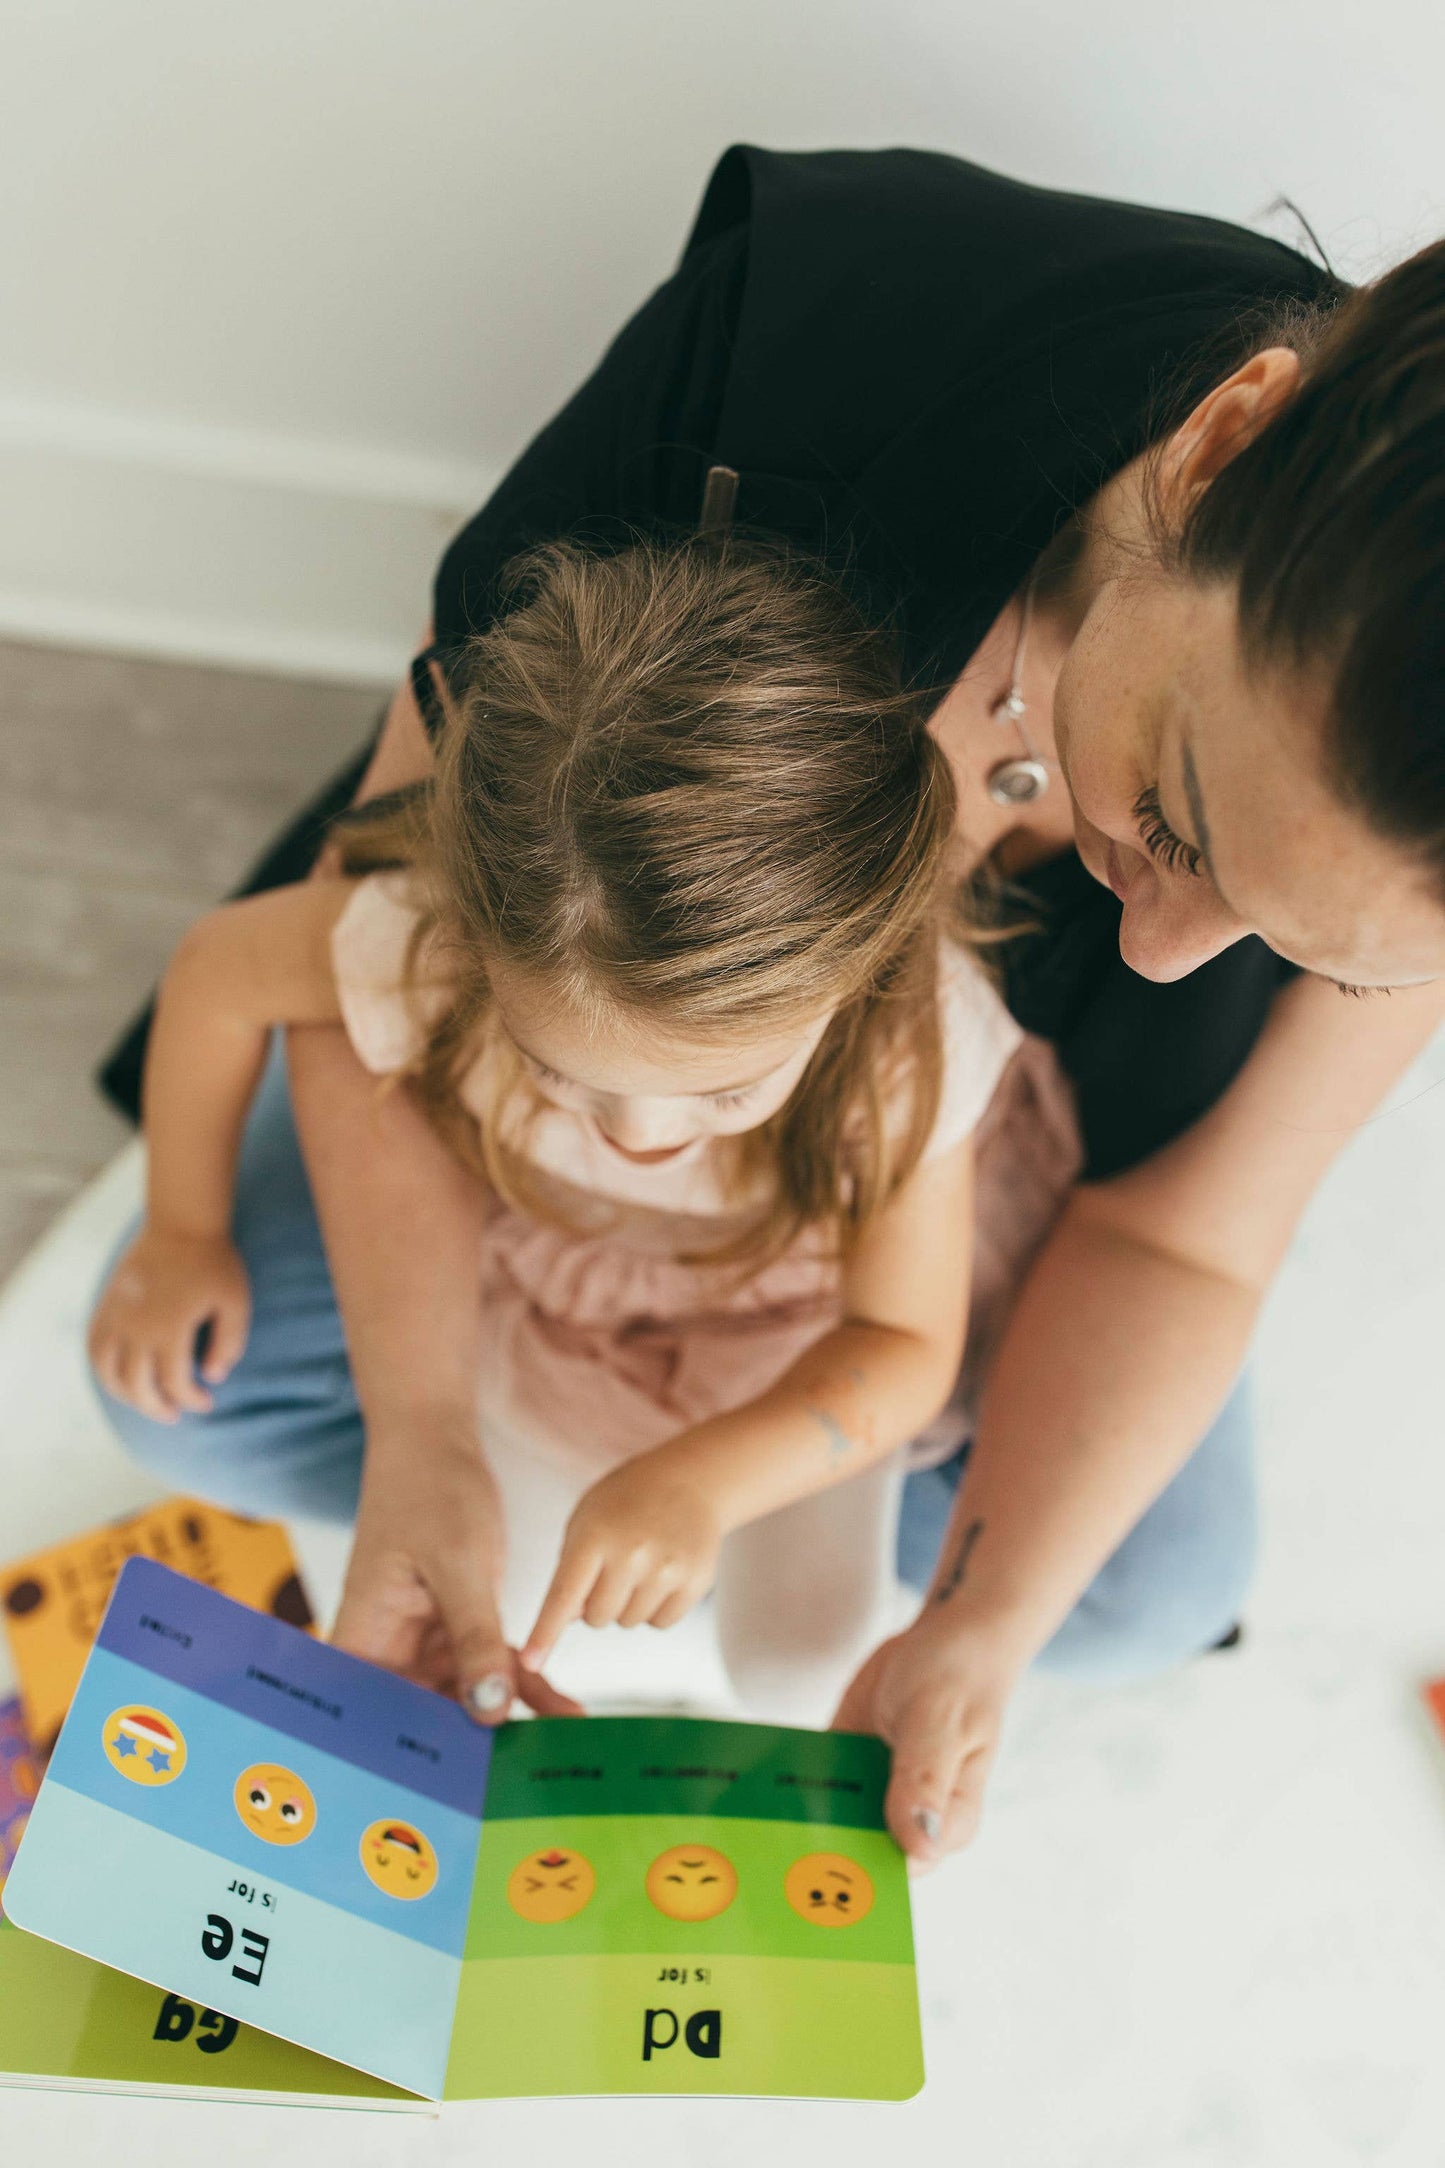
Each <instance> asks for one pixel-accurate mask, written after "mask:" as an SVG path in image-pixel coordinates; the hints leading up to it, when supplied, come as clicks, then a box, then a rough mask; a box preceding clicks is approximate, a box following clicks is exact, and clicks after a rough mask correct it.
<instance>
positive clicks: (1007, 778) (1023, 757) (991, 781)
mask: <svg viewBox="0 0 1445 2168" xmlns="http://www.w3.org/2000/svg"><path fill="white" fill-rule="evenodd" d="M1033 606H1034V583H1033V581H1032V580H1030V581H1029V584H1028V586H1027V587H1026V588H1025V589H1024V599H1023V606H1022V609H1021V610H1020V613H1019V636H1018V643H1017V645H1016V646H1015V648H1014V659H1013V668H1012V670H1011V671H1010V672H1009V688H1008V691H1007V692H1006V693H1005V694H1004V695H1003V697H1002V699H1000V700H996V701H995V702H994V704H993V706H992V707H991V708H990V710H989V713H990V715H992V717H993V719H994V721H995V722H997V723H1003V724H1004V725H1005V726H1006V727H1007V726H1009V725H1012V727H1013V730H1014V734H1015V735H1016V737H1017V738H1018V741H1019V744H1020V745H1021V746H1022V747H1023V752H1022V754H1014V755H1013V756H1012V758H1010V759H1008V760H996V761H995V762H994V764H993V766H992V767H991V768H990V769H989V771H988V775H987V777H986V779H985V780H986V782H987V786H988V794H989V797H990V798H991V799H992V800H993V802H994V804H995V805H1033V804H1034V803H1035V801H1036V800H1037V799H1039V798H1042V796H1043V795H1044V792H1045V791H1046V790H1047V789H1048V787H1049V771H1048V767H1047V766H1046V764H1045V762H1044V761H1043V760H1042V759H1041V758H1040V756H1039V754H1038V753H1037V752H1036V751H1035V750H1034V748H1033V746H1032V745H1031V744H1030V743H1029V740H1028V737H1027V735H1026V734H1025V731H1024V717H1025V715H1027V713H1028V703H1027V701H1026V700H1025V699H1024V696H1023V669H1024V656H1025V654H1026V652H1027V650H1028V644H1029V619H1030V617H1031V616H1032V614H1033Z"/></svg>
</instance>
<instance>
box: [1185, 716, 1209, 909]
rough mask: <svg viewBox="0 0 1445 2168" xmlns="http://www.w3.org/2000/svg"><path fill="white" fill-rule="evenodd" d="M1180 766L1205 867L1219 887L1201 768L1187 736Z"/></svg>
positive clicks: (1190, 816) (1190, 814)
mask: <svg viewBox="0 0 1445 2168" xmlns="http://www.w3.org/2000/svg"><path fill="white" fill-rule="evenodd" d="M1179 766H1180V770H1181V772H1182V774H1183V777H1184V795H1185V797H1186V798H1187V799H1188V801H1189V818H1190V819H1191V820H1192V821H1193V823H1194V835H1195V839H1196V841H1197V842H1198V845H1199V855H1200V857H1201V858H1202V859H1203V860H1204V868H1205V871H1206V872H1207V873H1208V875H1209V878H1210V880H1211V881H1213V883H1214V885H1215V887H1216V888H1218V886H1219V879H1218V876H1217V875H1216V873H1215V871H1214V854H1213V850H1212V848H1211V845H1210V838H1209V821H1208V818H1207V816H1206V814H1205V811H1204V797H1203V794H1202V792H1201V791H1200V788H1199V770H1198V769H1197V768H1196V767H1195V765H1194V754H1193V752H1192V751H1191V749H1190V745H1189V740H1188V739H1187V738H1181V739H1180V741H1179Z"/></svg>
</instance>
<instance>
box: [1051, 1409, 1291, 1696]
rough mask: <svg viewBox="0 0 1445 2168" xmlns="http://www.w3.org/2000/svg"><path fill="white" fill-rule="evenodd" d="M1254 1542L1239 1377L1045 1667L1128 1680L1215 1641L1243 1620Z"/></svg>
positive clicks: (1250, 1432) (1249, 1452)
mask: <svg viewBox="0 0 1445 2168" xmlns="http://www.w3.org/2000/svg"><path fill="white" fill-rule="evenodd" d="M1257 1551H1258V1515H1257V1509H1256V1500H1255V1483H1254V1425H1253V1420H1252V1412H1251V1406H1250V1394H1249V1387H1248V1383H1247V1381H1241V1383H1240V1384H1239V1385H1237V1386H1236V1387H1235V1390H1234V1392H1233V1393H1232V1394H1231V1396H1230V1398H1229V1400H1228V1401H1227V1402H1226V1403H1225V1405H1224V1407H1223V1409H1222V1410H1221V1411H1220V1414H1219V1416H1218V1418H1217V1419H1216V1421H1215V1422H1214V1424H1213V1425H1212V1426H1211V1428H1210V1429H1209V1431H1208V1432H1207V1433H1206V1435H1205V1437H1204V1438H1203V1440H1202V1441H1201V1442H1200V1444H1199V1445H1198V1447H1197V1448H1196V1449H1195V1451H1194V1453H1193V1455H1192V1456H1191V1457H1190V1459H1189V1460H1187V1461H1186V1462H1185V1464H1184V1466H1183V1468H1181V1470H1180V1471H1179V1474H1178V1475H1177V1476H1176V1477H1175V1479H1174V1481H1173V1482H1172V1483H1171V1484H1170V1485H1169V1487H1168V1489H1167V1490H1165V1491H1164V1492H1163V1493H1162V1494H1161V1496H1160V1497H1159V1498H1157V1499H1156V1500H1155V1502H1154V1504H1153V1505H1152V1506H1151V1507H1150V1509H1149V1511H1148V1512H1147V1513H1146V1514H1145V1515H1144V1517H1143V1519H1142V1520H1141V1521H1140V1522H1139V1523H1138V1525H1137V1526H1136V1527H1135V1528H1134V1529H1133V1530H1131V1532H1130V1534H1129V1535H1128V1536H1127V1537H1126V1538H1125V1540H1124V1541H1123V1543H1121V1544H1120V1546H1119V1548H1118V1550H1117V1551H1115V1553H1114V1555H1113V1557H1112V1558H1110V1559H1109V1560H1108V1562H1107V1563H1106V1564H1105V1565H1104V1567H1103V1568H1102V1570H1101V1571H1100V1572H1099V1573H1098V1574H1097V1575H1096V1576H1095V1578H1094V1580H1093V1581H1092V1582H1091V1583H1090V1585H1089V1587H1088V1588H1086V1589H1085V1591H1084V1593H1083V1595H1082V1596H1081V1597H1080V1598H1079V1601H1078V1603H1077V1604H1076V1605H1075V1606H1074V1609H1073V1610H1072V1611H1071V1612H1070V1613H1069V1616H1068V1617H1067V1618H1066V1619H1065V1620H1064V1622H1063V1624H1062V1625H1061V1626H1060V1627H1059V1629H1058V1632H1057V1633H1056V1634H1055V1635H1054V1637H1053V1639H1052V1640H1051V1641H1050V1642H1049V1643H1048V1644H1047V1645H1046V1646H1045V1648H1044V1649H1043V1650H1042V1651H1041V1652H1040V1655H1039V1657H1038V1664H1039V1668H1040V1669H1041V1670H1044V1671H1055V1672H1061V1673H1065V1674H1067V1675H1069V1676H1070V1677H1073V1678H1083V1679H1092V1680H1097V1681H1100V1682H1102V1683H1122V1682H1123V1681H1126V1680H1130V1679H1144V1678H1150V1677H1152V1676H1154V1675H1155V1674H1156V1673H1158V1672H1161V1671H1167V1670H1169V1669H1170V1668H1171V1667H1172V1666H1173V1665H1175V1664H1180V1663H1184V1662H1186V1661H1187V1660H1188V1659H1189V1658H1190V1657H1191V1656H1197V1655H1199V1654H1200V1653H1201V1652H1202V1651H1204V1650H1205V1649H1210V1648H1213V1647H1214V1645H1215V1643H1216V1642H1217V1641H1219V1640H1220V1639H1222V1637H1223V1636H1224V1635H1225V1634H1226V1633H1228V1631H1229V1629H1230V1628H1231V1626H1234V1625H1235V1624H1237V1623H1238V1620H1239V1615H1240V1610H1241V1607H1242V1606H1243V1604H1244V1600H1245V1598H1246V1596H1247V1595H1248V1593H1249V1588H1250V1583H1251V1582H1252V1580H1253V1578H1254V1567H1255V1558H1256V1554H1257Z"/></svg>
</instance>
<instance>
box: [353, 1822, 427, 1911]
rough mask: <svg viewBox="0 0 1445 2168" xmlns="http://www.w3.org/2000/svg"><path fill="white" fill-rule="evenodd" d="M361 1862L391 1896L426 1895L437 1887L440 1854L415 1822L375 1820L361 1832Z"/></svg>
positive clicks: (374, 1880)
mask: <svg viewBox="0 0 1445 2168" xmlns="http://www.w3.org/2000/svg"><path fill="white" fill-rule="evenodd" d="M361 1864H362V1866H363V1867H364V1868H365V1869H366V1871H367V1873H368V1874H369V1875H370V1877H371V1879H372V1881H373V1882H374V1883H375V1884H376V1886H377V1888H378V1889H379V1890H382V1891H383V1892H384V1893H385V1894H386V1895H387V1896H388V1897H425V1896H426V1895H427V1893H428V1891H429V1890H432V1889H434V1888H435V1887H436V1878H437V1856H436V1853H435V1852H434V1851H433V1850H432V1848H431V1846H430V1845H429V1844H428V1843H427V1841H426V1838H425V1837H424V1836H423V1835H422V1833H421V1831H420V1830H419V1829H418V1828H417V1827H416V1825H415V1824H414V1823H412V1822H397V1821H392V1820H390V1819H388V1820H386V1821H383V1822H373V1823H372V1825H371V1827H370V1828H369V1829H364V1830H363V1831H362V1833H361Z"/></svg>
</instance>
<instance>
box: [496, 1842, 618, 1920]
mask: <svg viewBox="0 0 1445 2168" xmlns="http://www.w3.org/2000/svg"><path fill="white" fill-rule="evenodd" d="M596 1887H597V1877H596V1875H595V1874H594V1873H593V1871H592V1862H591V1860H589V1859H584V1858H583V1857H582V1854H581V1853H580V1852H570V1851H563V1850H562V1849H561V1848H560V1847H559V1846H557V1845H553V1847H552V1849H551V1850H550V1851H547V1852H529V1853H528V1854H527V1856H526V1858H525V1859H520V1860H518V1862H517V1864H516V1866H515V1867H514V1868H513V1869H512V1872H511V1875H510V1877H509V1879H508V1882H507V1902H508V1904H509V1905H510V1906H511V1908H512V1910H513V1911H514V1912H516V1913H518V1914H519V1915H520V1916H521V1918H523V1919H524V1920H531V1921H533V1922H534V1923H535V1924H536V1925H537V1926H539V1927H550V1926H553V1925H555V1923H556V1922H557V1921H558V1920H571V1919H575V1918H576V1917H577V1914H578V1913H579V1912H580V1911H581V1910H582V1907H583V1906H584V1905H585V1904H588V1903H590V1902H591V1898H592V1893H593V1891H594V1890H595V1889H596Z"/></svg>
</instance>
